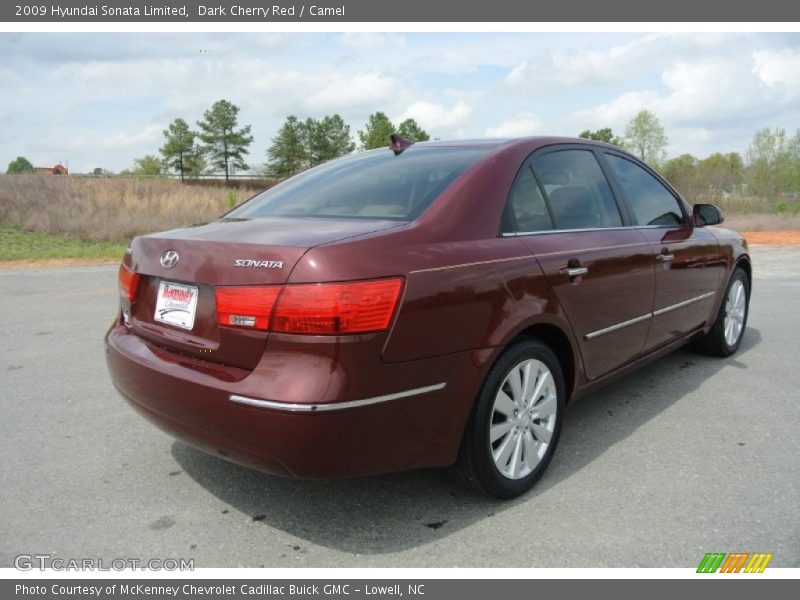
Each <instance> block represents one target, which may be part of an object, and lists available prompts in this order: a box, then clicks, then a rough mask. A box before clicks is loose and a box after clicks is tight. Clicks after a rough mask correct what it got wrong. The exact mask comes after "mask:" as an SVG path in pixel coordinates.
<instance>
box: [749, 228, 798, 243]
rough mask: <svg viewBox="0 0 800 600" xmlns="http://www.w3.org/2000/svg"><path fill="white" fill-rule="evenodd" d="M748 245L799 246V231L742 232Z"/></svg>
mask: <svg viewBox="0 0 800 600" xmlns="http://www.w3.org/2000/svg"><path fill="white" fill-rule="evenodd" d="M742 235H743V236H744V237H745V239H746V240H747V242H748V243H749V244H800V231H743V232H742Z"/></svg>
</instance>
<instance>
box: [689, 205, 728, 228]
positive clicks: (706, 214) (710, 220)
mask: <svg viewBox="0 0 800 600" xmlns="http://www.w3.org/2000/svg"><path fill="white" fill-rule="evenodd" d="M724 220H725V216H724V215H723V214H722V209H721V208H720V207H719V206H716V205H715V204H695V205H694V206H693V207H692V223H693V224H694V226H695V227H705V226H706V225H719V224H720V223H722V222H723V221H724Z"/></svg>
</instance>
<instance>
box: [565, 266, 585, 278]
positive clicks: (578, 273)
mask: <svg viewBox="0 0 800 600" xmlns="http://www.w3.org/2000/svg"><path fill="white" fill-rule="evenodd" d="M588 272H589V269H587V268H586V267H564V268H563V269H561V270H560V271H559V273H560V274H561V276H562V277H564V278H566V279H574V278H575V277H582V276H583V275H586V274H587V273H588Z"/></svg>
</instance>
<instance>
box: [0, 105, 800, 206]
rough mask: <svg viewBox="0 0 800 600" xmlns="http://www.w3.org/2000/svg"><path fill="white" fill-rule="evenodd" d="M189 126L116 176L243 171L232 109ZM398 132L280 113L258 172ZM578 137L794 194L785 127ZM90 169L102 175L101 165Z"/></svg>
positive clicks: (384, 125)
mask: <svg viewBox="0 0 800 600" xmlns="http://www.w3.org/2000/svg"><path fill="white" fill-rule="evenodd" d="M196 125H197V128H196V129H192V128H191V127H190V126H189V124H188V122H187V121H186V120H184V119H183V118H176V119H175V120H174V121H173V122H172V123H170V124H169V126H168V127H167V129H165V130H164V131H163V135H164V143H163V146H161V148H160V149H159V154H160V156H157V155H150V154H148V155H146V156H144V157H142V158H137V159H136V160H135V161H134V166H133V167H132V168H131V169H126V170H125V171H123V172H122V173H121V174H122V175H139V176H160V175H165V174H168V173H174V174H177V175H179V176H180V178H181V180H183V179H184V178H186V177H196V176H198V175H201V174H207V173H222V174H224V176H225V181H226V183H227V182H229V180H230V176H231V175H232V174H234V173H235V172H237V171H243V170H248V169H249V168H250V167H249V165H248V164H247V162H246V160H245V159H246V157H247V156H248V155H249V148H250V145H251V144H252V143H253V136H252V135H251V133H250V132H251V126H250V125H240V124H239V107H237V106H236V105H234V104H233V103H231V102H229V101H227V100H218V101H217V102H214V104H213V105H212V106H211V107H210V108H209V109H208V110H206V111H205V112H204V113H203V118H202V119H201V120H199V121H197V122H196ZM394 132H396V133H398V134H399V135H401V136H402V137H404V138H406V139H409V140H412V141H426V140H429V139H430V135H429V134H428V132H427V131H425V130H424V129H423V128H422V127H420V125H419V124H418V123H417V122H416V121H415V120H414V119H405V120H404V121H402V122H400V123H398V124H394V123H392V121H391V120H390V119H389V117H388V116H387V115H386V114H385V113H383V112H380V111H378V112H374V113H372V114H371V115H369V117H368V119H367V122H366V123H365V124H364V127H363V129H361V130H359V131H358V132H357V134H356V135H355V136H353V135H351V129H350V125H349V124H347V123H346V122H345V120H344V119H343V118H342V117H341V115H339V114H333V115H326V116H324V117H322V118H321V119H315V118H312V117H307V118H305V119H300V118H298V117H297V116H296V115H290V116H288V117H287V118H286V120H285V121H284V123H283V125H281V127H280V128H279V129H278V131H277V132H276V134H275V137H274V138H272V143H271V145H270V146H269V148H268V149H267V153H266V158H267V162H266V165H265V167H264V169H263V173H264V175H266V176H269V177H275V178H279V179H280V178H284V177H289V176H291V175H293V174H294V173H297V172H299V171H302V170H303V169H307V168H309V167H313V166H315V165H318V164H320V163H323V162H325V161H328V160H332V159H334V158H337V157H340V156H344V155H346V154H349V153H351V152H353V151H354V150H356V149H357V148H358V149H361V150H371V149H374V148H382V147H385V146H387V145H388V144H389V141H390V140H389V136H390V134H392V133H394ZM580 137H582V138H586V139H592V140H598V141H603V142H606V143H609V144H614V145H617V146H620V147H622V148H625V149H626V150H628V151H630V152H632V153H633V154H635V155H637V156H638V157H639V158H641V159H642V160H643V161H645V162H646V163H648V164H649V165H650V166H652V167H653V168H655V169H656V170H658V171H660V172H661V173H662V174H663V175H664V177H665V178H666V179H667V180H668V181H670V182H671V183H672V184H673V185H674V186H675V187H676V188H677V189H678V190H679V191H680V192H681V193H683V194H685V195H686V196H687V197H689V198H692V197H693V196H698V195H715V194H719V193H736V194H740V195H756V196H774V195H784V194H794V195H798V194H800V129H798V130H797V131H796V132H795V133H794V135H790V134H788V133H787V132H786V130H785V129H780V128H766V129H761V130H759V131H757V132H756V133H755V135H754V137H753V140H752V141H751V143H750V144H749V145H748V147H747V151H746V154H745V156H744V157H742V156H741V155H740V154H739V153H737V152H730V153H727V154H721V153H715V154H712V155H710V156H708V157H706V158H703V159H700V158H697V157H694V156H692V155H691V154H681V155H679V156H677V157H674V158H670V159H667V157H666V150H667V144H668V138H667V135H666V132H665V129H664V127H663V125H662V124H661V122H660V121H659V119H658V117H657V116H656V115H655V114H654V113H653V112H652V111H649V110H642V111H639V112H638V113H637V114H636V115H634V116H633V118H631V120H630V121H629V122H628V123H627V125H626V127H625V132H624V134H623V135H621V136H617V135H615V134H614V132H613V131H612V130H611V128H609V127H604V128H601V129H597V130H594V131H592V130H585V131H583V132H581V133H580ZM32 171H34V167H33V165H32V164H31V163H30V161H28V160H27V159H26V158H25V157H21V156H20V157H17V158H16V159H15V160H13V161H11V163H9V165H8V169H7V173H25V172H32ZM94 174H95V175H106V174H110V173H109V172H108V171H105V170H104V169H101V168H97V169H95V170H94Z"/></svg>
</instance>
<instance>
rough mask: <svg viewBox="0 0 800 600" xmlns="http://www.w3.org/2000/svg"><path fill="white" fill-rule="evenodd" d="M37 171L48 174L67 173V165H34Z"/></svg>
mask: <svg viewBox="0 0 800 600" xmlns="http://www.w3.org/2000/svg"><path fill="white" fill-rule="evenodd" d="M34 169H36V172H37V173H47V174H48V175H69V172H68V171H67V167H65V166H64V165H62V164H61V163H58V164H57V165H55V166H52V167H34Z"/></svg>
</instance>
